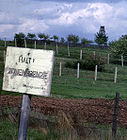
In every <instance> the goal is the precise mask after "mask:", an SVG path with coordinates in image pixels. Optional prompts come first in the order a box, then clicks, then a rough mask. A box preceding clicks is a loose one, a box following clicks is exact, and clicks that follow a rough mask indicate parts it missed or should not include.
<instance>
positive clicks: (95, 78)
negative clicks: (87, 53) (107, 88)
mask: <svg viewBox="0 0 127 140" xmlns="http://www.w3.org/2000/svg"><path fill="white" fill-rule="evenodd" d="M94 80H95V81H96V80H97V65H96V66H95V77H94Z"/></svg>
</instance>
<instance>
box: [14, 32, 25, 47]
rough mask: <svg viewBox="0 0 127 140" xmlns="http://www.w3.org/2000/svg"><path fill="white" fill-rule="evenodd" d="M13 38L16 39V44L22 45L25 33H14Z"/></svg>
mask: <svg viewBox="0 0 127 140" xmlns="http://www.w3.org/2000/svg"><path fill="white" fill-rule="evenodd" d="M14 38H15V39H16V41H17V46H19V47H23V46H24V39H25V34H24V33H22V32H20V33H18V34H15V36H14Z"/></svg>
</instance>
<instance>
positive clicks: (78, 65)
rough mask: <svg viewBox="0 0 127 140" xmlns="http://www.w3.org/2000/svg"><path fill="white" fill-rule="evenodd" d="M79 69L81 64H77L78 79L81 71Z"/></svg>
mask: <svg viewBox="0 0 127 140" xmlns="http://www.w3.org/2000/svg"><path fill="white" fill-rule="evenodd" d="M79 67H80V64H79V63H78V64H77V78H79V69H80V68H79Z"/></svg>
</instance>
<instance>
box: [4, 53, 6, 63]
mask: <svg viewBox="0 0 127 140" xmlns="http://www.w3.org/2000/svg"><path fill="white" fill-rule="evenodd" d="M5 61H6V52H5V51H4V64H5Z"/></svg>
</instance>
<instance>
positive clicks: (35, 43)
mask: <svg viewBox="0 0 127 140" xmlns="http://www.w3.org/2000/svg"><path fill="white" fill-rule="evenodd" d="M36 48H37V42H36V40H35V41H34V49H36Z"/></svg>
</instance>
